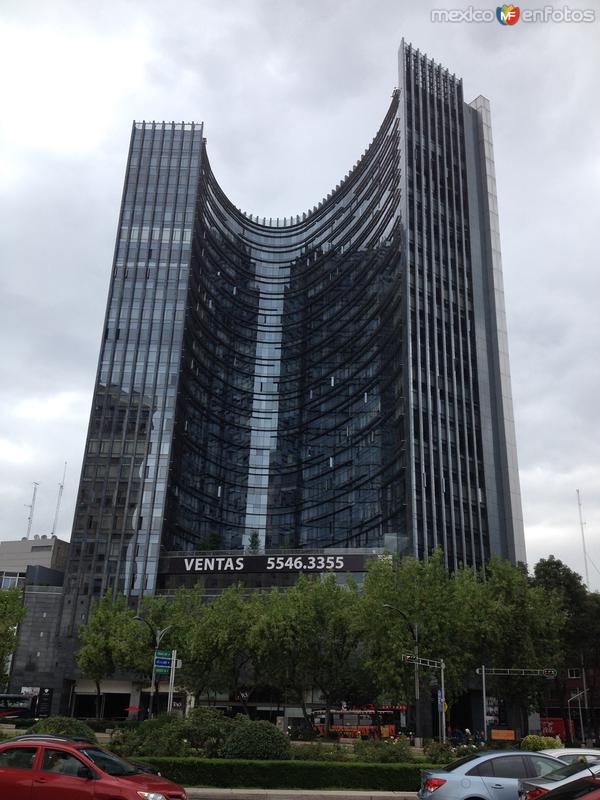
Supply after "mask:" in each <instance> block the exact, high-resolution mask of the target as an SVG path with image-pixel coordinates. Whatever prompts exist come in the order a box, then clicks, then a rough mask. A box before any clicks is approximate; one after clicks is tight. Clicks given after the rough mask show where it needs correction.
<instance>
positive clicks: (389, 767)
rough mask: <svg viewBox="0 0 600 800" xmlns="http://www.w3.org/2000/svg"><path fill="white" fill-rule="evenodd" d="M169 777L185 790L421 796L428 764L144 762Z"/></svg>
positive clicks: (239, 761)
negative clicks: (340, 791)
mask: <svg viewBox="0 0 600 800" xmlns="http://www.w3.org/2000/svg"><path fill="white" fill-rule="evenodd" d="M143 760H144V762H146V763H147V764H154V765H155V766H156V767H158V768H159V769H160V772H161V774H162V775H163V777H165V778H170V780H172V781H175V782H176V783H181V784H183V785H185V786H215V787H223V788H230V789H233V788H244V789H363V790H384V791H401V792H402V791H404V792H416V791H417V790H418V789H419V788H420V786H421V770H422V769H429V768H430V767H431V765H428V764H357V763H350V764H347V763H331V762H323V761H242V760H238V759H208V758H156V757H155V758H144V759H143Z"/></svg>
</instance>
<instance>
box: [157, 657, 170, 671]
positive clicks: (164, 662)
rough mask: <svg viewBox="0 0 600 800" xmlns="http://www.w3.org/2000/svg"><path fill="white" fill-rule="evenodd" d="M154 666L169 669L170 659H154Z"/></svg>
mask: <svg viewBox="0 0 600 800" xmlns="http://www.w3.org/2000/svg"><path fill="white" fill-rule="evenodd" d="M154 664H155V666H157V667H169V669H170V668H171V659H170V658H155V659H154Z"/></svg>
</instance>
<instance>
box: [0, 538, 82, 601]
mask: <svg viewBox="0 0 600 800" xmlns="http://www.w3.org/2000/svg"><path fill="white" fill-rule="evenodd" d="M68 553H69V542H65V541H64V540H63V539H59V538H58V537H57V536H46V535H45V534H44V535H42V536H37V535H36V536H34V537H33V538H32V539H27V538H25V537H24V538H23V539H13V540H9V541H4V542H0V589H11V588H12V587H13V586H23V584H24V581H25V574H26V572H27V567H30V566H39V567H47V568H48V569H56V570H59V571H61V572H64V570H65V567H66V564H67V556H68Z"/></svg>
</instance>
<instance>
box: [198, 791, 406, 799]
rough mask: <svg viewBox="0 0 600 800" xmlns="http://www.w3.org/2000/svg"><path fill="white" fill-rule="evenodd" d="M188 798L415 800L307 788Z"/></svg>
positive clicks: (402, 794) (394, 795)
mask: <svg viewBox="0 0 600 800" xmlns="http://www.w3.org/2000/svg"><path fill="white" fill-rule="evenodd" d="M187 793H188V797H189V798H190V800H416V797H417V793H416V792H351V791H339V790H337V791H331V792H324V791H321V790H317V791H314V790H308V789H188V790H187Z"/></svg>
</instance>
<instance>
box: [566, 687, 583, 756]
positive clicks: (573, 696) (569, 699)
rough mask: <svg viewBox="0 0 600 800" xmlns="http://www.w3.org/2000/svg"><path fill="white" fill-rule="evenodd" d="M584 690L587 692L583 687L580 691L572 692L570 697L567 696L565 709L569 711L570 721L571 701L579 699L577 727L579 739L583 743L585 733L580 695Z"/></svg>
mask: <svg viewBox="0 0 600 800" xmlns="http://www.w3.org/2000/svg"><path fill="white" fill-rule="evenodd" d="M586 692H587V689H585V690H584V691H582V692H577V694H574V695H572V696H571V697H569V698H568V699H567V709H568V711H569V721H570V722H571V721H572V719H571V703H572V702H573V700H578V701H579V727H580V729H581V741H582V742H583V743H585V735H584V730H583V715H582V713H581V695H582V694H583V695H585V694H586ZM569 733H570V731H569Z"/></svg>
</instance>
